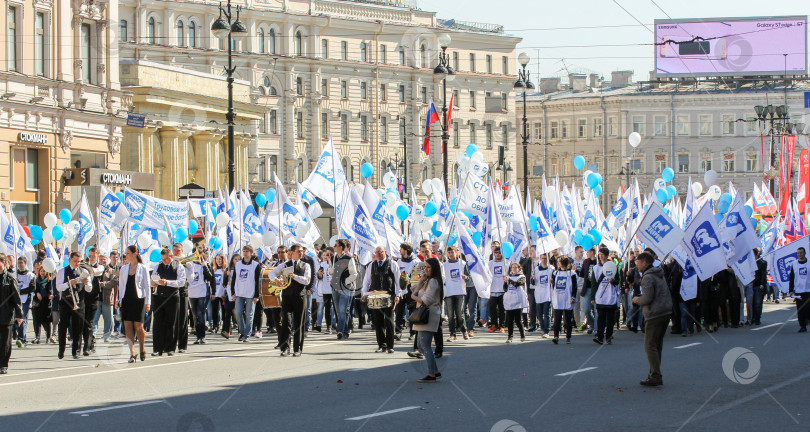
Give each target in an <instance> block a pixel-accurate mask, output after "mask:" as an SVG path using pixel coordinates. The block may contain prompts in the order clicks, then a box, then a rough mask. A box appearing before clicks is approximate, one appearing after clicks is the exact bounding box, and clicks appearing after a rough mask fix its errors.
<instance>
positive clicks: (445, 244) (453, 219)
mask: <svg viewBox="0 0 810 432" xmlns="http://www.w3.org/2000/svg"><path fill="white" fill-rule="evenodd" d="M469 179H470V173H467V176H466V177H464V184H463V185H462V186H461V191H462V192H463V191H464V188H465V187H466V186H467V180H469ZM462 197H463V193H462V194H460V195H459V199H458V201H457V202H456V211H454V212H453V218H452V219H450V229H449V230H448V231H447V238H446V239H445V242H444V255H445V256H447V249H448V248H449V247H450V245H448V244H447V240H449V239H450V234H452V232H453V224H454V223H455V222H456V212H458V207H459V204H461V198H462ZM445 202H447V197H445ZM449 205H450V204H448V208H449Z"/></svg>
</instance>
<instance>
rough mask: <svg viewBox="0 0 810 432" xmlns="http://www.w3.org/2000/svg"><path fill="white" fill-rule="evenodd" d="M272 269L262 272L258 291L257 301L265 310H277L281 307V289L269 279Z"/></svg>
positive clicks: (265, 269)
mask: <svg viewBox="0 0 810 432" xmlns="http://www.w3.org/2000/svg"><path fill="white" fill-rule="evenodd" d="M272 271H273V268H264V269H263V270H262V278H261V289H260V290H259V301H260V302H262V307H263V308H265V309H268V308H269V309H278V308H280V307H281V289H280V288H279V287H278V286H276V284H275V282H274V281H273V280H272V279H270V272H272Z"/></svg>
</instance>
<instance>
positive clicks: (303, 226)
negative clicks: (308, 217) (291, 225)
mask: <svg viewBox="0 0 810 432" xmlns="http://www.w3.org/2000/svg"><path fill="white" fill-rule="evenodd" d="M307 231H309V224H307V223H306V222H304V221H301V222H298V225H297V226H296V227H295V236H296V237H303V236H304V235H306V233H307Z"/></svg>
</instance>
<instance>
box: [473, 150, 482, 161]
mask: <svg viewBox="0 0 810 432" xmlns="http://www.w3.org/2000/svg"><path fill="white" fill-rule="evenodd" d="M470 160H472V161H474V162H483V161H484V154H483V153H481V152H480V151H477V152H475V153H473V155H472V156H470Z"/></svg>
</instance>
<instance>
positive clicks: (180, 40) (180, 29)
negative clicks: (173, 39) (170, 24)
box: [176, 20, 186, 46]
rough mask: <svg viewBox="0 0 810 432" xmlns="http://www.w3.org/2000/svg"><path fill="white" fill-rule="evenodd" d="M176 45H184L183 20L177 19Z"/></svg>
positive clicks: (184, 31)
mask: <svg viewBox="0 0 810 432" xmlns="http://www.w3.org/2000/svg"><path fill="white" fill-rule="evenodd" d="M176 30H177V46H186V29H185V27H184V26H183V21H181V20H177V29H176Z"/></svg>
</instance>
